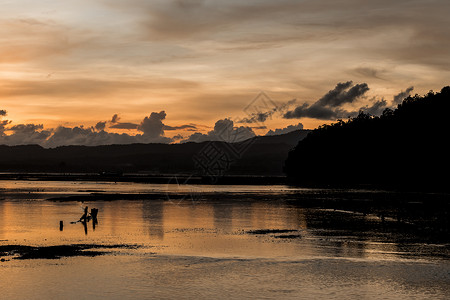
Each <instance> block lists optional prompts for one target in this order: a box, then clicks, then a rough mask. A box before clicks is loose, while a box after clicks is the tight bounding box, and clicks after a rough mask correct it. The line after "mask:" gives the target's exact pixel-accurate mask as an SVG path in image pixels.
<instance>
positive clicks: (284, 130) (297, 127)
mask: <svg viewBox="0 0 450 300" xmlns="http://www.w3.org/2000/svg"><path fill="white" fill-rule="evenodd" d="M301 129H303V124H302V123H298V124H297V125H289V126H287V127H285V128H281V129H280V128H277V129H275V130H269V132H267V133H266V136H270V135H280V134H285V133H289V132H292V131H295V130H301Z"/></svg>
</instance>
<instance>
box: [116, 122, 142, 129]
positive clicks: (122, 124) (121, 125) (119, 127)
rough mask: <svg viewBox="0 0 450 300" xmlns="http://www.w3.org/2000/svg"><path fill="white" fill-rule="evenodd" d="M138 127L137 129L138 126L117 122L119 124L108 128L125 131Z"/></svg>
mask: <svg viewBox="0 0 450 300" xmlns="http://www.w3.org/2000/svg"><path fill="white" fill-rule="evenodd" d="M138 127H139V124H135V123H129V122H119V123H116V124H113V125H111V126H109V128H114V129H127V130H133V129H137V128H138Z"/></svg>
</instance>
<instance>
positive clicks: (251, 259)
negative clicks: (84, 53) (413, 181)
mask: <svg viewBox="0 0 450 300" xmlns="http://www.w3.org/2000/svg"><path fill="white" fill-rule="evenodd" d="M0 191H1V195H0V199H2V200H0V245H33V246H48V245H68V244H105V245H115V244H126V245H136V246H138V247H137V248H136V249H135V248H133V249H127V248H125V249H124V248H120V249H119V248H118V249H113V250H112V253H110V254H107V255H104V256H97V257H68V258H62V259H59V260H55V259H51V260H46V259H36V260H15V259H12V257H6V261H3V262H0V278H1V280H0V287H1V291H2V295H4V297H5V299H42V298H47V297H50V298H65V299H80V298H82V299H83V298H106V297H108V298H114V299H124V298H125V299H142V298H175V297H176V298H194V297H196V298H198V297H200V298H235V299H238V298H261V299H263V298H267V299H274V298H292V299H298V298H309V299H313V298H314V299H317V298H319V299H330V298H331V299H333V298H335V299H337V298H339V299H340V298H361V297H363V298H367V299H379V298H389V299H392V298H397V299H414V298H416V299H425V298H431V297H432V298H436V299H446V296H447V295H448V294H449V292H450V288H449V286H450V264H449V260H448V258H449V253H450V252H449V246H448V244H445V243H434V244H430V243H427V242H424V241H422V240H421V239H420V238H418V237H417V238H416V237H414V236H408V237H407V238H405V236H404V234H403V232H401V231H398V230H397V229H394V227H395V226H391V225H390V223H389V222H385V223H383V224H382V223H381V221H380V219H379V218H377V216H372V215H366V216H363V215H361V214H357V213H353V212H349V211H339V210H337V211H334V210H330V209H317V208H305V207H302V206H301V205H292V202H289V201H285V200H284V199H282V198H281V197H280V195H286V194H289V195H290V194H292V195H295V193H306V192H308V193H310V192H320V191H311V190H305V189H295V188H290V187H287V186H184V185H177V184H172V185H155V184H131V183H117V184H114V183H92V182H26V181H16V182H14V181H4V182H0ZM192 191H194V192H206V193H207V195H208V197H207V198H206V199H205V198H202V200H197V199H196V198H191V197H189V196H187V197H184V198H177V199H172V198H171V197H170V195H171V193H175V192H176V193H179V192H186V195H189V193H190V192H192ZM92 192H99V193H104V192H105V193H106V192H107V193H149V192H152V193H155V192H156V193H160V199H154V200H126V199H124V200H117V201H86V202H83V203H81V202H75V201H67V202H61V201H48V200H46V199H47V198H51V197H52V196H55V195H78V194H89V193H92ZM350 192H351V191H350ZM374 192H379V191H374ZM214 193H217V197H215V196H214ZM227 193H234V194H236V193H237V194H241V196H240V197H235V196H234V197H232V198H231V197H230V198H227V196H226V195H227ZM247 193H252V194H255V193H262V194H264V195H268V197H264V198H263V199H264V200H261V199H254V198H252V197H249V196H247ZM327 193H328V194H330V193H333V191H327ZM219 195H220V196H219ZM339 195H341V193H339ZM85 206H88V207H90V208H92V207H95V208H98V209H99V216H98V224H96V226H94V224H93V222H88V223H87V224H86V225H87V226H84V225H83V224H82V223H79V222H77V223H74V224H72V223H73V222H75V221H77V220H78V219H79V218H80V216H81V214H82V213H83V208H84V207H85ZM342 220H345V226H342ZM60 221H63V223H64V227H63V229H62V230H60V227H59V222H60ZM392 225H393V224H392ZM349 228H350V229H349ZM280 230H281V231H280ZM255 233H262V234H255Z"/></svg>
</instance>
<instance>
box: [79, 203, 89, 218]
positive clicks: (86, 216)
mask: <svg viewBox="0 0 450 300" xmlns="http://www.w3.org/2000/svg"><path fill="white" fill-rule="evenodd" d="M87 220H88V207H87V206H86V207H85V208H84V214H83V215H82V216H81V218H80V221H81V222H86V221H87Z"/></svg>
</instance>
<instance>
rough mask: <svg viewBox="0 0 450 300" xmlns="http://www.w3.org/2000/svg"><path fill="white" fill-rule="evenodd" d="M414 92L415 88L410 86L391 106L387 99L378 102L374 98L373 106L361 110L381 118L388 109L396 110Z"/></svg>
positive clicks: (397, 96) (395, 98)
mask: <svg viewBox="0 0 450 300" xmlns="http://www.w3.org/2000/svg"><path fill="white" fill-rule="evenodd" d="M413 90H414V87H412V86H410V87H409V88H407V89H406V90H405V91H401V92H400V93H398V94H397V95H395V96H394V98H393V99H392V102H391V103H390V104H389V103H388V102H387V101H386V100H385V99H381V100H377V99H376V98H373V99H372V101H371V102H372V104H371V105H366V106H364V107H361V108H360V109H359V110H360V111H363V112H365V113H368V114H371V115H372V116H379V115H381V114H382V113H383V111H384V110H385V109H387V108H389V109H395V108H396V107H397V105H398V104H400V103H401V102H402V101H403V100H404V99H405V98H406V97H408V96H409V95H410V94H411V92H412V91H413Z"/></svg>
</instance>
